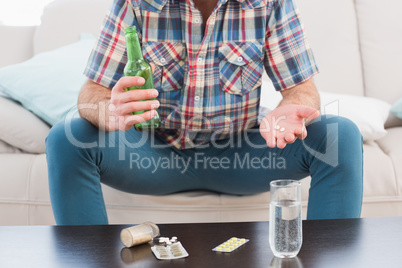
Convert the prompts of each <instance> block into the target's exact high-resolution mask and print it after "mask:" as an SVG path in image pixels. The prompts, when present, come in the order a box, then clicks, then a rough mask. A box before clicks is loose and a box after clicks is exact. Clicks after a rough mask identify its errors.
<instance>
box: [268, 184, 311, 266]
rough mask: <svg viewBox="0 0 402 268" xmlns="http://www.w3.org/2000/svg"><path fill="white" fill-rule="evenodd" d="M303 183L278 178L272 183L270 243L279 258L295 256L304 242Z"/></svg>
mask: <svg viewBox="0 0 402 268" xmlns="http://www.w3.org/2000/svg"><path fill="white" fill-rule="evenodd" d="M300 188H301V183H300V182H299V181H295V180H276V181H272V182H271V183H270V192H271V202H270V207H269V245H270V247H271V250H272V252H273V253H274V255H275V256H276V257H278V258H293V257H296V256H297V254H298V253H299V251H300V248H301V246H302V242H303V235H302V218H301V210H302V209H301V189H300Z"/></svg>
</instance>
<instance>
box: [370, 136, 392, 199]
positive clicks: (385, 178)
mask: <svg viewBox="0 0 402 268" xmlns="http://www.w3.org/2000/svg"><path fill="white" fill-rule="evenodd" d="M389 134H390V133H388V135H387V136H386V137H385V138H384V139H386V140H388V139H389V137H388V136H389ZM391 140H392V139H391ZM363 151H364V157H363V166H364V171H363V177H364V183H363V192H364V200H365V201H367V200H371V199H373V198H374V199H379V198H382V199H386V200H393V199H394V197H395V196H397V195H398V187H397V186H398V183H397V181H396V177H395V172H394V163H393V160H392V159H391V157H390V156H389V155H387V154H386V153H385V152H384V151H383V150H382V148H381V147H380V146H379V145H378V143H377V142H374V141H371V142H368V143H365V144H364V146H363Z"/></svg>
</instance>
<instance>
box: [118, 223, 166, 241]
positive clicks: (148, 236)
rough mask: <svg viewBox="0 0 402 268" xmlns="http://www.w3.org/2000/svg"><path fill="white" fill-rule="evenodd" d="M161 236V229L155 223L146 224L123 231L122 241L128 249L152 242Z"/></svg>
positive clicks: (121, 234)
mask: <svg viewBox="0 0 402 268" xmlns="http://www.w3.org/2000/svg"><path fill="white" fill-rule="evenodd" d="M158 235H159V227H158V226H157V225H156V224H155V223H153V222H144V223H142V224H139V225H135V226H132V227H129V228H126V229H123V230H121V233H120V239H121V242H122V243H123V245H125V246H126V247H132V246H136V245H140V244H144V243H147V242H149V241H152V239H153V238H154V237H157V236H158Z"/></svg>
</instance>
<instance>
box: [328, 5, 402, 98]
mask: <svg viewBox="0 0 402 268" xmlns="http://www.w3.org/2000/svg"><path fill="white" fill-rule="evenodd" d="M355 2H356V10H357V18H358V26H359V30H360V38H361V52H362V56H363V59H364V60H363V70H364V82H365V86H366V96H369V97H375V98H379V99H383V100H385V101H388V102H389V103H390V104H392V103H394V102H395V101H396V100H397V99H398V98H399V97H401V92H402V86H401V71H402V53H401V48H402V38H401V36H402V23H401V10H402V1H395V0H383V1H381V2H378V1H372V0H370V1H369V0H357V1H355ZM342 17H343V16H342ZM342 20H343V18H342ZM342 20H338V21H342ZM331 53H332V52H331ZM346 81H347V80H346Z"/></svg>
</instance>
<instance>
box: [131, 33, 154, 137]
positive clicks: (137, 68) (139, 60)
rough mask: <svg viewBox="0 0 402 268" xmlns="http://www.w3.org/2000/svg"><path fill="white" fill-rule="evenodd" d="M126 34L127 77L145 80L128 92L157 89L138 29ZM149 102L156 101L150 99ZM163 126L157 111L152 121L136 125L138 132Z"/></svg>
mask: <svg viewBox="0 0 402 268" xmlns="http://www.w3.org/2000/svg"><path fill="white" fill-rule="evenodd" d="M125 33H126V44H127V64H126V66H125V67H124V75H125V76H141V77H143V78H144V79H145V83H144V84H143V85H142V86H139V87H128V88H126V91H128V90H137V89H150V88H155V86H154V79H153V76H152V68H151V65H150V64H149V63H148V62H147V61H146V60H145V59H144V56H143V55H142V49H141V45H140V41H139V39H138V35H137V29H136V27H135V26H130V27H127V28H126V29H125ZM149 100H155V98H154V99H149ZM144 112H145V111H135V112H133V114H142V113H144ZM160 126H161V119H160V117H159V112H158V110H156V116H155V117H153V118H152V119H150V120H148V121H145V122H141V123H138V124H135V125H134V127H135V129H136V130H143V129H151V128H158V127H160Z"/></svg>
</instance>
